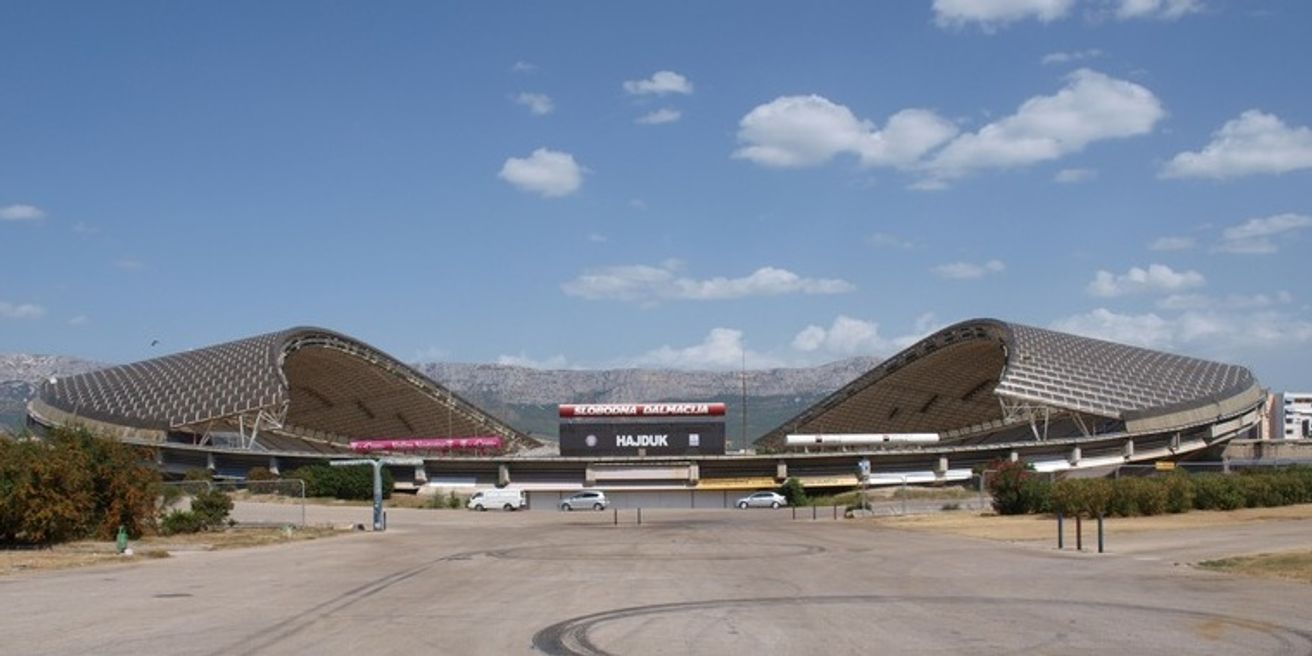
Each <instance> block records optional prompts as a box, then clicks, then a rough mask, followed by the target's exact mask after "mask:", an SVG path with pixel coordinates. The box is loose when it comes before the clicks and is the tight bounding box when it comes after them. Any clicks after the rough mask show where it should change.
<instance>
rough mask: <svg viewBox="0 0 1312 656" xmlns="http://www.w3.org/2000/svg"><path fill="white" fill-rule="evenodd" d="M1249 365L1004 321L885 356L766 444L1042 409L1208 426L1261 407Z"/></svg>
mask: <svg viewBox="0 0 1312 656" xmlns="http://www.w3.org/2000/svg"><path fill="white" fill-rule="evenodd" d="M1261 399H1262V390H1261V388H1260V386H1259V385H1258V383H1257V380H1256V379H1254V377H1253V375H1252V373H1251V372H1249V371H1248V369H1245V368H1244V367H1241V366H1238V365H1232V364H1223V363H1220V362H1211V361H1207V360H1200V359H1197V358H1190V357H1185V356H1181V355H1173V354H1170V353H1163V352H1160V351H1154V350H1150V349H1145V348H1139V347H1135V346H1127V345H1124V344H1117V343H1114V342H1107V341H1103V340H1098V339H1091V338H1088V337H1079V336H1076V335H1069V334H1065V333H1060V332H1055V331H1051V330H1044V329H1042V328H1033V327H1030V326H1023V325H1019V324H1013V323H1005V322H1002V321H998V320H994V319H974V320H970V321H964V322H961V323H958V324H956V325H953V326H950V327H948V328H945V329H943V330H940V331H938V332H937V333H934V334H933V335H930V336H929V337H926V338H925V339H923V340H921V341H920V342H918V343H916V344H915V345H913V346H911V347H910V348H908V349H906V350H905V351H902V352H901V353H898V354H897V355H895V356H893V357H891V358H889V359H888V360H885V361H884V362H882V363H880V364H879V366H877V367H875V368H874V369H872V370H871V371H869V372H868V373H866V374H864V375H862V376H860V377H859V378H857V379H856V380H854V381H852V382H851V383H849V384H848V385H846V386H845V387H843V388H842V389H840V390H838V391H837V392H835V393H834V394H832V395H830V396H829V397H828V398H826V399H824V400H823V401H821V402H819V403H817V404H816V405H814V406H812V407H811V408H809V409H808V410H806V411H804V412H802V413H801V414H800V415H798V416H797V417H794V418H793V419H791V420H789V421H787V422H785V423H784V424H783V425H782V426H780V427H778V428H776V429H774V430H773V431H770V432H769V433H767V434H766V435H764V436H763V437H761V438H760V439H759V440H757V443H758V444H761V445H763V446H773V447H778V446H781V445H782V443H783V439H784V437H785V436H786V435H788V434H819V433H917V432H937V433H940V434H942V435H943V437H944V438H945V439H952V438H957V437H965V436H970V435H978V434H982V433H987V432H990V431H997V430H1000V429H1003V428H1005V427H1007V426H1014V425H1023V424H1025V423H1028V422H1029V420H1030V419H1031V418H1034V417H1036V416H1039V415H1042V416H1043V417H1044V418H1051V417H1053V416H1064V417H1070V418H1072V419H1073V421H1074V422H1075V423H1076V424H1078V425H1080V426H1081V427H1082V428H1083V429H1085V430H1088V431H1090V432H1094V433H1096V432H1100V426H1101V428H1102V429H1103V430H1105V429H1107V428H1109V427H1111V428H1114V429H1115V430H1123V431H1125V432H1130V433H1137V432H1145V431H1163V430H1172V429H1176V428H1183V427H1187V426H1196V425H1200V424H1204V423H1207V422H1209V421H1216V420H1218V419H1220V418H1223V417H1228V416H1232V415H1234V414H1236V413H1237V412H1239V411H1242V410H1247V409H1250V408H1252V407H1254V406H1256V405H1257V404H1258V403H1260V402H1261Z"/></svg>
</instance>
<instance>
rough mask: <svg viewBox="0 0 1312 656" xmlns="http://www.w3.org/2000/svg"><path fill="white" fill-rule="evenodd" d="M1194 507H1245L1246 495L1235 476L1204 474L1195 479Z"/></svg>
mask: <svg viewBox="0 0 1312 656" xmlns="http://www.w3.org/2000/svg"><path fill="white" fill-rule="evenodd" d="M1193 483H1194V508H1196V509H1198V510H1234V509H1236V508H1243V507H1244V505H1245V504H1244V496H1243V493H1242V492H1240V491H1239V487H1238V486H1237V485H1235V483H1234V477H1233V476H1218V475H1215V474H1203V475H1201V476H1197V477H1195V478H1194V480H1193Z"/></svg>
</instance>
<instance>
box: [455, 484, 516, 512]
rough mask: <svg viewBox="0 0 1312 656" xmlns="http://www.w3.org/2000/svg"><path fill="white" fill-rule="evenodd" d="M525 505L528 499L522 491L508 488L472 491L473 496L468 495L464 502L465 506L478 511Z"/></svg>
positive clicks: (510, 508) (514, 507)
mask: <svg viewBox="0 0 1312 656" xmlns="http://www.w3.org/2000/svg"><path fill="white" fill-rule="evenodd" d="M527 506H528V499H526V498H525V497H524V491H523V490H512V489H509V488H502V489H497V488H493V489H490V490H479V491H477V492H475V493H474V496H472V497H469V501H468V502H467V503H465V507H466V508H469V509H470V510H478V511H483V510H487V509H488V508H500V509H502V510H520V509H522V508H525V507H527Z"/></svg>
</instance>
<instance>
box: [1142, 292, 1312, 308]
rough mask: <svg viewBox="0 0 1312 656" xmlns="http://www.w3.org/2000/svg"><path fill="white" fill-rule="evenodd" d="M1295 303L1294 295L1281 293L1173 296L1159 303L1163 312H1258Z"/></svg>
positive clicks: (1158, 305)
mask: <svg viewBox="0 0 1312 656" xmlns="http://www.w3.org/2000/svg"><path fill="white" fill-rule="evenodd" d="M1293 302H1294V296H1293V294H1290V293H1289V292H1287V291H1283V290H1282V291H1279V292H1276V293H1275V294H1252V295H1244V294H1229V295H1227V296H1222V297H1219V298H1218V297H1212V296H1208V295H1206V294H1172V295H1170V296H1167V297H1166V298H1163V299H1162V300H1160V301H1158V302H1157V307H1159V308H1161V309H1163V310H1257V309H1263V308H1271V307H1276V306H1279V305H1289V304H1290V303H1293Z"/></svg>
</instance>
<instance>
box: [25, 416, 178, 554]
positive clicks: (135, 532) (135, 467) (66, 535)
mask: <svg viewBox="0 0 1312 656" xmlns="http://www.w3.org/2000/svg"><path fill="white" fill-rule="evenodd" d="M145 455H147V454H145V453H144V452H143V450H141V449H139V448H136V447H132V446H129V445H126V444H122V443H120V442H116V441H113V440H109V439H102V438H98V437H95V436H93V435H92V434H91V433H89V432H87V431H86V430H85V429H82V428H77V429H65V428H56V429H53V430H51V431H50V434H49V435H48V436H47V437H46V439H44V440H26V441H23V442H11V441H8V440H0V543H20V544H50V543H56V542H65V541H68V540H77V539H82V538H88V537H93V538H100V539H111V538H113V537H114V535H115V534H117V532H118V528H119V526H123V527H124V528H125V529H127V532H128V534H129V535H130V536H132V537H138V536H140V535H141V534H142V533H144V532H145V531H147V530H149V529H152V528H153V527H154V525H155V502H156V498H157V496H158V493H159V474H158V473H157V472H156V471H155V470H154V468H153V467H151V466H150V465H149V464H147V463H146V462H144V458H143V456H145Z"/></svg>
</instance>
